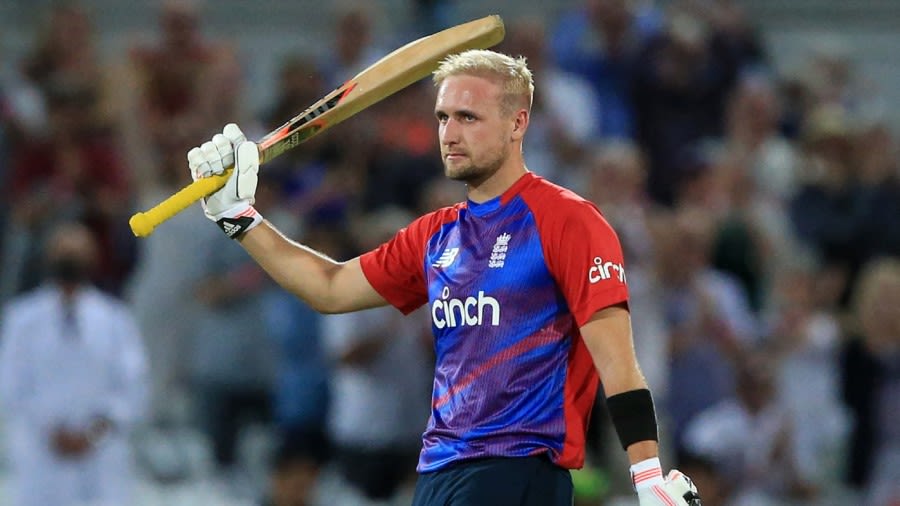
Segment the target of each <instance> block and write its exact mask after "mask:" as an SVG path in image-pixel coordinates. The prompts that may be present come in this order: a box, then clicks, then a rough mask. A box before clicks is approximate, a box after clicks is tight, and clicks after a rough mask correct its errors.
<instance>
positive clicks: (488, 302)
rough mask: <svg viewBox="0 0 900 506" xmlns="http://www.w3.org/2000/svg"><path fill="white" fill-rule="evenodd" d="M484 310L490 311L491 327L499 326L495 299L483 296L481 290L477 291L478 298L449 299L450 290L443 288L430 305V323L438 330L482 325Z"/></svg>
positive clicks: (498, 310)
mask: <svg viewBox="0 0 900 506" xmlns="http://www.w3.org/2000/svg"><path fill="white" fill-rule="evenodd" d="M486 308H488V309H490V319H491V325H492V326H495V327H496V326H497V325H500V303H499V302H498V301H497V299H495V298H493V297H490V296H488V295H485V294H484V291H482V290H479V291H478V297H474V296H469V297H466V298H465V299H456V298H450V288H449V287H446V286H445V287H444V289H443V290H442V291H441V298H440V299H438V300H435V301H434V303H432V304H431V321H433V322H434V326H435V327H437V328H439V329H442V328H445V327H446V328H454V327H466V326H469V327H472V326H476V325H482V324H483V323H484V318H485V316H486V315H485V309H486Z"/></svg>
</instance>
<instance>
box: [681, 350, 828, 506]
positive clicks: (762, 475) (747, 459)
mask: <svg viewBox="0 0 900 506" xmlns="http://www.w3.org/2000/svg"><path fill="white" fill-rule="evenodd" d="M771 363H772V358H771V357H768V356H766V355H765V354H759V353H748V354H746V355H745V356H744V357H743V360H742V362H741V363H739V364H738V365H737V384H736V385H737V389H736V391H735V395H733V396H729V397H728V398H726V399H723V400H722V401H720V402H719V403H717V404H715V405H714V406H711V407H709V408H707V409H706V410H704V411H702V412H700V413H699V414H698V415H697V416H696V417H695V418H694V419H692V420H691V421H690V422H689V424H688V427H687V430H686V432H685V439H684V441H685V447H686V449H687V451H688V452H689V453H692V454H694V455H699V456H702V457H705V458H707V459H709V460H711V461H712V462H714V464H715V466H716V467H717V468H718V471H719V472H721V473H722V474H723V476H724V477H725V482H726V483H728V484H729V485H730V486H731V487H732V490H731V491H730V495H731V500H732V501H734V504H738V505H741V504H745V505H751V504H772V503H773V501H775V500H778V499H782V498H785V499H786V498H790V499H799V500H809V499H811V498H813V497H815V496H816V494H817V493H818V491H817V489H816V488H815V487H814V485H813V484H812V483H811V482H810V481H809V479H808V477H807V476H805V475H804V474H803V472H802V470H801V462H800V460H801V458H802V457H801V456H800V455H799V453H798V447H797V440H796V437H797V434H798V433H799V432H800V431H802V430H804V429H803V428H802V427H797V425H796V423H797V421H796V420H794V419H793V417H792V414H791V412H790V411H789V410H788V409H787V407H786V406H784V405H782V404H781V403H780V402H779V399H778V397H777V395H776V390H775V383H774V376H773V369H772V367H771Z"/></svg>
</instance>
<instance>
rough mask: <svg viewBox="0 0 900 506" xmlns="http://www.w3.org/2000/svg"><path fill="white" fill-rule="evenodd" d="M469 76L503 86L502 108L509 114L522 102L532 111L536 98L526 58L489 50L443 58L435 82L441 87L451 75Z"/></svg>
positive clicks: (477, 50)
mask: <svg viewBox="0 0 900 506" xmlns="http://www.w3.org/2000/svg"><path fill="white" fill-rule="evenodd" d="M457 75H469V76H477V77H484V78H488V79H496V80H498V81H499V82H500V83H501V84H502V86H503V98H502V99H501V101H500V105H501V109H502V110H503V111H504V113H506V114H510V113H512V112H513V111H515V110H516V106H517V105H519V104H520V103H521V102H523V101H524V102H525V103H526V104H527V109H528V110H529V111H530V110H531V102H532V98H533V97H534V79H533V78H532V76H531V70H529V69H528V64H527V62H526V59H525V57H524V56H519V57H518V58H513V57H512V56H509V55H505V54H502V53H498V52H496V51H490V50H487V49H470V50H468V51H463V52H461V53H456V54H451V55H450V56H447V57H446V58H444V59H443V60H442V61H441V63H440V65H439V66H438V68H437V70H435V71H434V74H433V75H432V79H433V80H434V85H435V86H440V85H441V83H443V82H444V80H445V79H447V78H448V77H450V76H457Z"/></svg>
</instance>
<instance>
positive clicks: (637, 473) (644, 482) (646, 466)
mask: <svg viewBox="0 0 900 506" xmlns="http://www.w3.org/2000/svg"><path fill="white" fill-rule="evenodd" d="M631 482H632V484H634V489H635V490H643V489H645V488H650V487H652V486H653V485H661V484H662V483H663V482H664V480H663V474H662V465H661V464H660V463H659V458H658V457H654V458H652V459H646V460H642V461H640V462H638V463H637V464H634V465H633V466H631Z"/></svg>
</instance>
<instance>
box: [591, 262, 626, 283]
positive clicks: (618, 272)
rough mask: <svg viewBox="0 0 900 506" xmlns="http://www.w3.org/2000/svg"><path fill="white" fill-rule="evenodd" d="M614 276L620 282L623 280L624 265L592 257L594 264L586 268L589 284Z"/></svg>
mask: <svg viewBox="0 0 900 506" xmlns="http://www.w3.org/2000/svg"><path fill="white" fill-rule="evenodd" d="M612 276H615V277H617V278H618V279H619V281H620V282H621V283H624V282H625V267H624V266H623V265H622V264H614V263H612V262H604V261H603V259H602V258H600V257H594V265H593V266H591V268H590V269H588V281H590V282H591V284H594V283H597V282H599V281H601V280H604V279H610V278H611V277H612Z"/></svg>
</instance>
